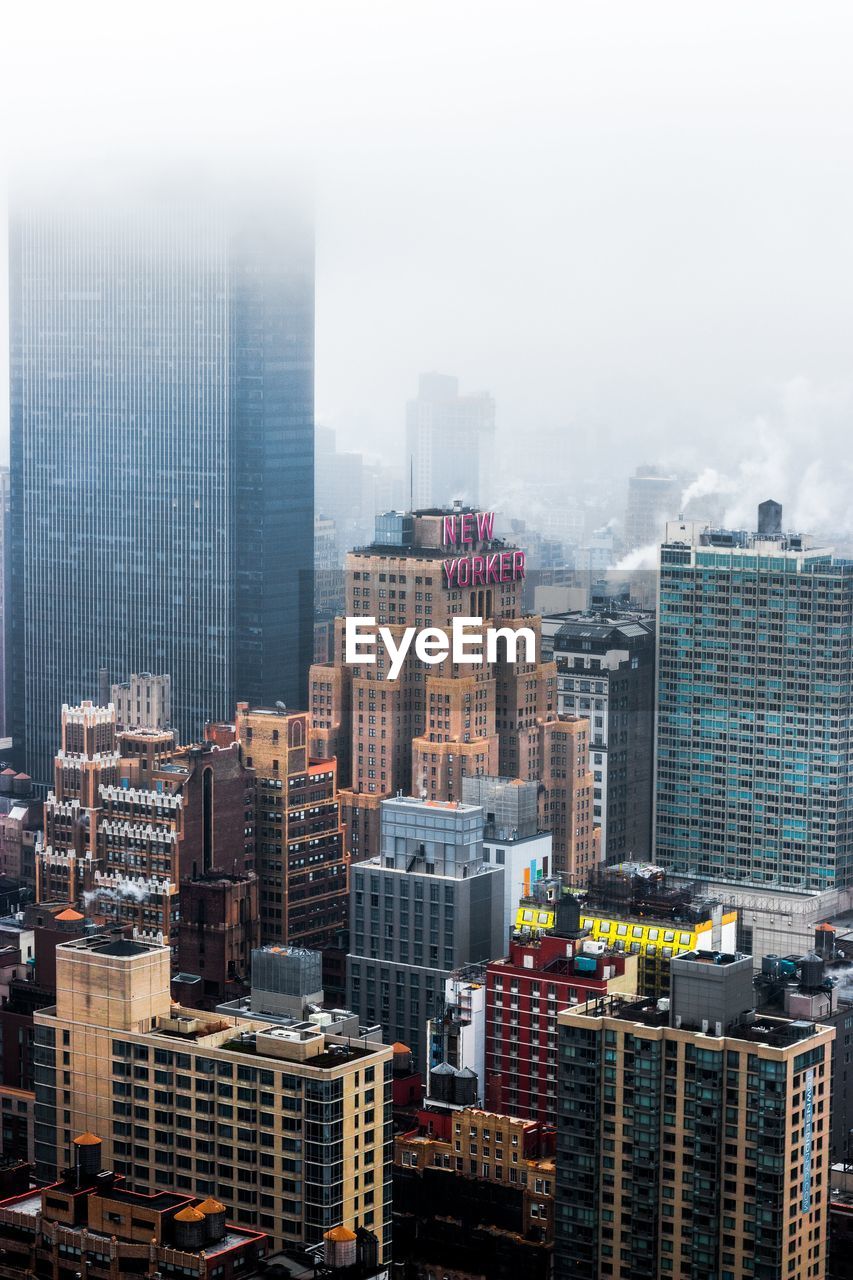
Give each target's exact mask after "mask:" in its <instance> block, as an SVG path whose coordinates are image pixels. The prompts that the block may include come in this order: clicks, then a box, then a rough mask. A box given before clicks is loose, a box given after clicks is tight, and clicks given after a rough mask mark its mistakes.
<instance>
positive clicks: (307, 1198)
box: [35, 935, 392, 1256]
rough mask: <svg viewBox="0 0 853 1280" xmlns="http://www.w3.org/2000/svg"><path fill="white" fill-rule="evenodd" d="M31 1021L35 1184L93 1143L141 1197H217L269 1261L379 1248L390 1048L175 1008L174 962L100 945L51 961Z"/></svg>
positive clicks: (127, 945)
mask: <svg viewBox="0 0 853 1280" xmlns="http://www.w3.org/2000/svg"><path fill="white" fill-rule="evenodd" d="M56 964H57V1000H56V1005H55V1006H54V1007H52V1008H51V1009H48V1010H42V1011H40V1012H38V1013H37V1014H36V1016H35V1021H36V1030H35V1036H36V1066H37V1081H36V1133H35V1154H36V1168H37V1170H38V1176H39V1177H42V1178H44V1179H45V1180H52V1179H54V1178H55V1177H57V1176H58V1174H59V1173H60V1171H61V1170H62V1169H64V1168H67V1167H69V1165H71V1164H72V1163H73V1156H72V1153H73V1138H74V1136H76V1135H77V1134H78V1133H80V1132H97V1133H98V1134H99V1136H100V1137H101V1138H102V1140H103V1154H104V1161H105V1163H106V1164H107V1165H108V1167H109V1168H111V1169H112V1170H113V1171H114V1172H115V1173H117V1174H121V1175H124V1176H126V1177H127V1178H128V1180H129V1181H130V1182H131V1184H132V1186H133V1189H134V1190H135V1191H138V1192H143V1193H150V1194H154V1193H156V1192H157V1191H158V1189H161V1188H169V1189H173V1190H177V1191H182V1190H190V1189H192V1190H195V1191H198V1192H199V1193H200V1194H202V1195H207V1196H216V1198H217V1200H218V1201H220V1202H221V1203H222V1205H223V1206H224V1207H225V1210H226V1212H227V1214H228V1216H229V1217H230V1218H232V1219H233V1220H234V1221H235V1222H236V1223H237V1224H238V1225H240V1224H245V1225H246V1226H250V1227H254V1228H259V1229H260V1230H262V1231H266V1232H268V1234H269V1236H270V1239H271V1243H272V1245H273V1247H274V1248H281V1247H284V1246H289V1247H299V1246H305V1245H314V1244H319V1243H320V1242H321V1241H322V1238H323V1235H324V1233H325V1232H326V1231H328V1230H330V1229H331V1228H333V1227H335V1226H339V1225H343V1226H345V1227H347V1228H348V1229H349V1230H355V1229H356V1228H357V1227H366V1228H368V1229H369V1230H371V1231H373V1232H374V1233H375V1234H376V1235H377V1237H378V1238H379V1239H380V1241H382V1247H383V1250H385V1251H386V1253H385V1256H387V1250H388V1249H389V1248H390V1223H391V1218H390V1198H391V1160H392V1145H391V1142H392V1135H391V1093H390V1089H391V1050H390V1048H384V1047H383V1046H382V1045H381V1044H378V1043H376V1042H371V1041H356V1042H353V1041H351V1040H348V1039H347V1038H344V1037H336V1036H331V1035H326V1034H325V1033H324V1031H323V1030H322V1028H320V1027H318V1026H308V1025H306V1024H299V1025H298V1026H296V1027H293V1026H287V1025H284V1026H276V1025H271V1024H270V1023H269V1022H265V1021H257V1022H256V1021H253V1020H252V1019H245V1020H242V1019H229V1020H228V1021H226V1020H224V1019H223V1018H222V1017H220V1016H218V1015H215V1014H209V1013H201V1012H199V1011H198V1010H188V1009H183V1008H181V1007H180V1006H177V1007H175V1006H173V1004H172V1000H171V995H170V988H169V978H170V953H169V949H168V948H167V947H164V946H162V945H159V944H157V943H142V942H135V941H130V940H115V939H108V938H105V937H103V936H101V935H95V936H93V937H88V938H84V939H81V940H79V941H78V942H72V943H68V944H64V945H61V946H59V947H57V949H56Z"/></svg>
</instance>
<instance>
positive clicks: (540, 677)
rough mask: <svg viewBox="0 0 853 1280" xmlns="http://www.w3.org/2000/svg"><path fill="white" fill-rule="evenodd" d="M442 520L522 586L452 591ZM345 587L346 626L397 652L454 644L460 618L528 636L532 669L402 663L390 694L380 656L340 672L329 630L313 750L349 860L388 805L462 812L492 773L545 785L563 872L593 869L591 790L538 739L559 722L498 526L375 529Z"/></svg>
mask: <svg viewBox="0 0 853 1280" xmlns="http://www.w3.org/2000/svg"><path fill="white" fill-rule="evenodd" d="M447 520H454V521H463V520H464V521H467V522H468V524H467V525H466V528H468V529H469V537H470V541H466V543H465V551H466V552H470V553H471V554H472V555H474V556H477V557H479V558H480V560H481V561H484V560H485V559H486V558H488V557H495V556H497V557H501V558H504V559H505V561H506V563H507V564H512V565H513V566H516V565H517V566H518V569H519V572H518V574H517V575H515V570H513V574H514V576H507V578H506V580H505V581H500V582H495V583H494V584H492V585H488V584H481V585H477V586H460V585H459V584H458V582H457V581H456V580H455V579H451V580H448V575H447V572H446V569H445V565H444V560H445V557H447V556H448V555H451V554H456V552H457V551H458V548H455V549H454V550H449V549H448V546H447V545H446V544H445V539H446V537H447V526H446V521H447ZM454 527H456V526H454ZM460 527H461V526H460ZM518 557H521V559H520V560H519V559H518ZM345 578H346V589H345V596H346V603H345V609H346V613H347V615H348V616H350V617H362V618H367V617H372V618H375V619H376V622H377V625H380V626H386V627H388V628H389V630H390V633H391V634H392V636H393V637H394V639H395V640H396V641H397V642H399V640H400V638H401V636H402V635H403V632H404V631H405V628H406V627H411V626H414V627H433V628H437V629H438V630H439V631H442V632H444V633H445V634H449V631H450V627H451V625H452V621H453V619H454V618H455V617H478V618H482V619H483V620H484V622H486V623H495V624H499V625H500V626H501V627H504V628H508V629H518V628H520V627H527V628H529V629H530V630H531V631H533V633H534V636H535V639H536V646H535V647H536V658H535V660H533V661H531V662H523V661H519V662H518V663H510V662H509V661H507V659H506V649H505V648H504V647H503V646H501V647H500V648H499V658H498V661H496V662H487V661H486V660H485V658H484V659H483V661H482V662H481V663H480V664H478V665H470V664H454V663H453V661H452V659H451V657H450V656H448V657H447V658H445V659H444V660H443V661H442V662H440V663H437V664H434V665H428V664H425V663H423V662H421V661H420V659H418V658H417V656H416V655H415V653H414V651H413V650H410V651H409V653H408V655H407V657H406V658H405V660H404V662H403V666H402V669H401V671H400V673H399V675H398V676H397V677H396V678H395V679H393V680H391V679H385V664H386V663H387V662H388V659H387V658H386V657H384V656H383V655H382V654H381V653H380V654H378V655H377V662H376V664H375V665H371V664H368V663H363V664H358V663H355V664H351V665H349V666H348V665H346V664H345V663H344V656H345V655H344V650H345V627H344V619H342V618H339V619H337V621H336V623H335V640H334V658H333V661H332V662H331V663H316V664H314V666H312V668H311V675H310V709H311V725H312V746H313V749H314V750H315V751H316V752H317V753H318V754H324V755H330V756H331V755H334V756H336V757H337V759H338V761H339V764H340V770H341V772H340V779H341V784H342V791H341V799H342V804H343V816H344V821H345V823H346V826H347V829H348V833H349V841H350V850H351V854H352V857H353V859H354V860H355V861H358V860H360V859H362V858H366V857H374V856H375V855H376V854H377V853H378V851H379V806H380V804H381V802H382V800H383V799H384V798H388V797H390V796H394V795H396V794H397V793H398V792H402V793H404V794H410V795H417V796H423V797H424V798H426V799H430V800H459V799H461V797H462V780H463V778H464V777H466V776H471V775H477V774H491V775H494V774H498V773H501V774H504V775H506V776H510V777H521V778H525V779H532V780H536V781H540V780H541V779H542V778H543V776H544V775H547V776H548V778H549V782H548V787H547V796H546V799H545V801H544V802H543V803H544V806H545V809H544V811H545V812H546V813H547V816H548V819H549V824H550V822H552V821H556V822H557V823H558V825H559V826H560V829H561V830H565V832H566V833H568V832H569V831H571V832H572V836H571V839H569V836H568V834H565V835H563V836H562V837H561V838H560V840H559V843H560V846H561V847H560V852H559V856H560V861H561V864H562V861H563V859H564V858H565V859H568V858H569V857H572V856H574V857H577V858H579V859H580V860H581V861H582V862H583V863H584V864H586V863H587V862H588V861H590V860H593V859H594V858H595V856H596V852H595V850H596V846H595V844H594V839H595V837H594V833H593V821H592V776H591V774H589V773H588V771H586V772H585V773H584V776H583V778H582V779H579V778H578V776H577V773H576V772H572V770H571V768H566V767H564V762H563V759H562V757H563V755H564V752H563V745H564V743H563V731H562V730H561V731H558V735H559V742H558V743H557V744H552V737H553V733H554V731H553V730H552V729H547V728H545V729H543V726H547V725H548V724H549V723H550V722H556V721H557V712H556V706H557V702H556V669H555V667H554V665H553V663H543V662H541V660H540V658H539V650H540V641H541V635H540V621H539V619H538V618H531V617H527V616H524V615H523V609H522V588H523V553H522V552H520V551H519V550H518V549H517V548H513V547H508V546H507V544H506V543H505V542H504V541H503V540H502V539H500V538H497V537H495V536H494V520H493V518H490V517H483V513H475V512H470V511H464V512H463V511H461V509H454V511H453V512H452V513H451V512H449V511H448V512H445V511H436V510H432V511H417V512H415V513H413V514H408V513H402V512H390V513H388V514H386V515H382V516H377V519H376V536H375V539H374V541H373V543H372V544H371V545H370V546H367V547H362V548H359V549H357V550H355V551H352V552H350V553H349V554H348V555H347V557H346V566H345ZM520 648H521V649H522V651H523V646H520ZM555 750H556V754H557V757H558V758H557V759H552V757H553V756H554V753H555ZM578 788H580V791H578ZM576 792H578V794H577V798H576ZM549 829H550V825H549ZM575 846H577V848H576V849H575Z"/></svg>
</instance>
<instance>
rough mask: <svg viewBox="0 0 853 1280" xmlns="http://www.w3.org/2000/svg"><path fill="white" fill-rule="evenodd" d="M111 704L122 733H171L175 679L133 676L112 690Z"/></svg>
mask: <svg viewBox="0 0 853 1280" xmlns="http://www.w3.org/2000/svg"><path fill="white" fill-rule="evenodd" d="M109 700H110V702H111V703H112V705H113V706H114V707H115V709H116V724H117V725H118V728H119V729H120V730H121V729H152V730H155V731H160V730H163V729H169V728H170V727H171V724H172V677H171V676H152V675H151V673H150V671H142V672H139V673H138V674H137V673H136V672H134V674H133V675H132V676H131V677H130V679H129V680H123V681H122V682H121V684H113V685H111V686H110V699H109Z"/></svg>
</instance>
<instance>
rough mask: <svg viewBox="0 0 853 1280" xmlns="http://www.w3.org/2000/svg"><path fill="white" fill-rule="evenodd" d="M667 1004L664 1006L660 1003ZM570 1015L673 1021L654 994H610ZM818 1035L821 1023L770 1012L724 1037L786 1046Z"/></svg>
mask: <svg viewBox="0 0 853 1280" xmlns="http://www.w3.org/2000/svg"><path fill="white" fill-rule="evenodd" d="M661 1005H663V1006H664V1007H663V1008H661V1007H660V1006H661ZM567 1012H568V1013H569V1014H570V1015H572V1016H576V1015H578V1014H582V1015H586V1016H587V1017H592V1018H597V1017H604V1018H618V1019H619V1020H620V1021H622V1022H633V1023H638V1024H640V1025H641V1026H644V1027H668V1026H670V1024H671V1017H672V1012H671V1007H670V1002H669V1001H668V1000H659V999H656V998H654V997H644V998H641V999H638V998H637V997H632V996H629V995H625V996H621V995H608V996H602V997H600V998H599V999H595V1000H589V1001H587V1003H586V1004H585V1005H576V1006H575V1007H574V1008H572V1009H570V1010H568V1011H567ZM684 1030H686V1031H688V1032H689V1034H691V1035H695V1036H699V1035H707V1036H708V1037H709V1038H710V1039H712V1040H716V1039H717V1038H718V1037H717V1036H715V1035H714V1034H713V1032H710V1031H709V1032H701V1031H694V1030H693V1029H691V1028H684ZM816 1034H817V1024H816V1023H814V1022H807V1021H805V1020H803V1021H800V1020H797V1019H792V1018H776V1017H770V1016H768V1015H766V1014H755V1015H753V1017H752V1018H750V1017H749V1016H748V1015H747V1017H745V1018H744V1019H743V1020H742V1021H740V1022H736V1023H734V1024H733V1025H732V1026H730V1027H728V1028H726V1029H724V1031H723V1034H722V1037H721V1038H722V1039H727V1040H744V1041H746V1042H748V1043H750V1044H764V1045H769V1046H770V1047H772V1048H777V1049H778V1048H785V1047H786V1046H787V1045H791V1044H797V1043H799V1042H800V1041H801V1040H809V1039H811V1037H812V1036H814V1035H816Z"/></svg>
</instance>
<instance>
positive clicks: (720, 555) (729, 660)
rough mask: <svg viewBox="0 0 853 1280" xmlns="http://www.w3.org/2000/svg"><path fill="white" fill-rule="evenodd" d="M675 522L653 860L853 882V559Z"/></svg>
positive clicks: (661, 647)
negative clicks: (851, 722) (852, 746)
mask: <svg viewBox="0 0 853 1280" xmlns="http://www.w3.org/2000/svg"><path fill="white" fill-rule="evenodd" d="M781 529H782V517H781V508H780V507H779V506H778V504H777V503H773V502H765V503H762V505H761V507H760V508H759V519H758V531H757V532H756V533H755V534H746V533H742V532H730V531H725V530H723V531H717V532H715V531H711V530H708V529H707V528H706V529H703V528H701V527H700V526H698V525H693V524H689V523H686V522H680V523H670V524H669V525H668V526H667V536H666V542H665V543H664V545H663V546H662V547H661V551H660V588H659V607H658V653H657V671H658V685H657V742H656V792H655V853H654V858H655V861H656V862H658V863H660V865H661V866H663V867H665V868H667V869H668V870H671V871H675V872H678V873H681V874H685V875H690V876H695V877H698V878H703V879H706V880H709V881H714V880H716V881H729V882H732V883H733V884H735V885H739V886H740V887H742V888H748V887H751V886H755V887H757V888H761V887H769V886H772V888H773V889H776V890H779V889H781V890H782V891H783V892H785V891H787V892H795V891H797V890H806V891H829V890H833V889H836V888H844V887H846V886H849V885H850V884H851V882H853V823H851V819H850V798H851V789H853V779H852V778H851V768H853V763H851V759H850V753H849V752H848V751H847V747H846V734H847V729H846V726H847V723H848V719H849V716H850V714H851V702H853V564H851V563H850V562H849V561H842V560H837V559H834V558H833V556H832V554H831V552H830V551H829V550H827V549H820V548H814V547H811V546H810V545H809V543H808V539H806V538H804V537H802V536H800V535H794V534H789V535H783V534H782V531H781Z"/></svg>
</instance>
